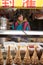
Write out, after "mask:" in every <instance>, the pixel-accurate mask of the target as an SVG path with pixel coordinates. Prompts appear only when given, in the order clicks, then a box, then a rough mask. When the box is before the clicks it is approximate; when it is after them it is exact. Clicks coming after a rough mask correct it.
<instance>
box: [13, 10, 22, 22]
mask: <svg viewBox="0 0 43 65" xmlns="http://www.w3.org/2000/svg"><path fill="white" fill-rule="evenodd" d="M20 15H23V13H22V12H21V10H20V9H17V10H16V11H15V14H14V22H16V21H17V20H18V17H19V16H20Z"/></svg>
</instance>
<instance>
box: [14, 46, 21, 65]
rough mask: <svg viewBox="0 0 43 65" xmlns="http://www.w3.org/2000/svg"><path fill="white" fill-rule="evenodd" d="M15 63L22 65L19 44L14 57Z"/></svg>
mask: <svg viewBox="0 0 43 65" xmlns="http://www.w3.org/2000/svg"><path fill="white" fill-rule="evenodd" d="M14 64H17V65H21V56H20V46H18V51H17V53H16V56H15V58H14Z"/></svg>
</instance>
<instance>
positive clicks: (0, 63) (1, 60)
mask: <svg viewBox="0 0 43 65" xmlns="http://www.w3.org/2000/svg"><path fill="white" fill-rule="evenodd" d="M3 63H4V60H3V55H2V51H1V49H0V65H3Z"/></svg>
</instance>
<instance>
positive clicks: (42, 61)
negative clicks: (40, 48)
mask: <svg viewBox="0 0 43 65" xmlns="http://www.w3.org/2000/svg"><path fill="white" fill-rule="evenodd" d="M40 64H41V65H43V52H42V55H41V58H40Z"/></svg>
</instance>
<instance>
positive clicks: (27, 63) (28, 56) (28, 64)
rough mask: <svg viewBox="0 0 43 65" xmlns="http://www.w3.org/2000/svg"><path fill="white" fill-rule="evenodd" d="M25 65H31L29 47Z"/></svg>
mask: <svg viewBox="0 0 43 65" xmlns="http://www.w3.org/2000/svg"><path fill="white" fill-rule="evenodd" d="M23 64H25V65H30V64H31V59H30V55H29V50H28V47H27V50H26V54H25V57H24V60H23Z"/></svg>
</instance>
